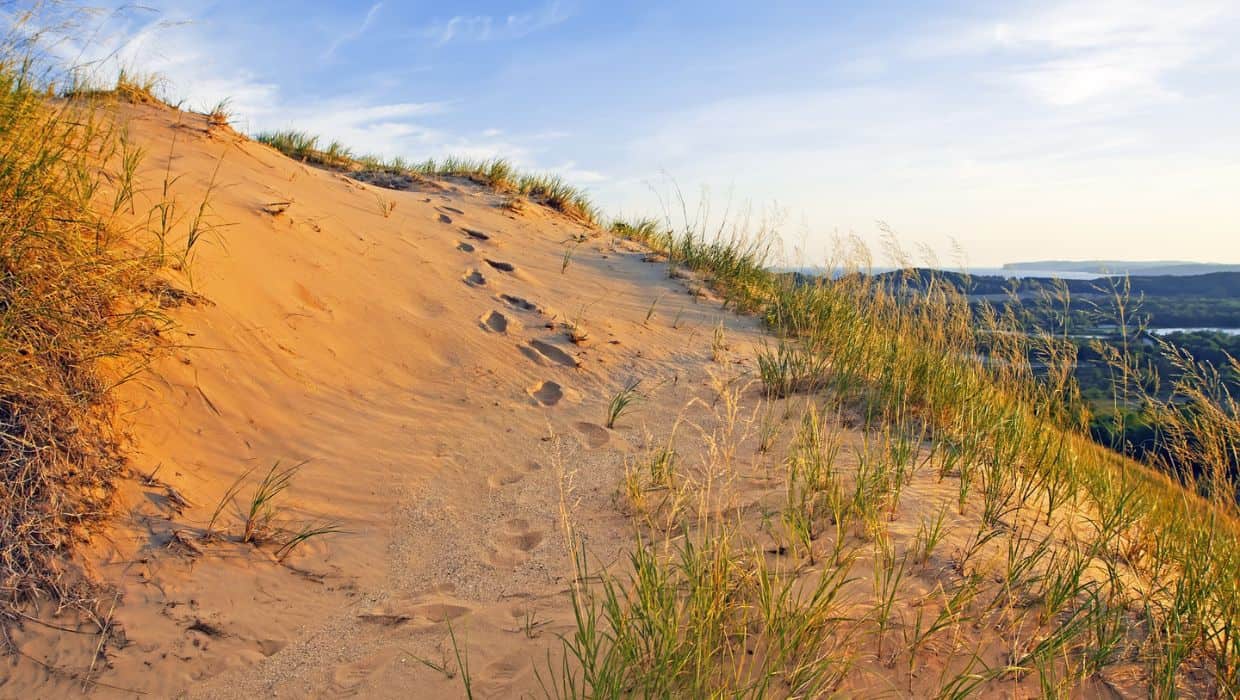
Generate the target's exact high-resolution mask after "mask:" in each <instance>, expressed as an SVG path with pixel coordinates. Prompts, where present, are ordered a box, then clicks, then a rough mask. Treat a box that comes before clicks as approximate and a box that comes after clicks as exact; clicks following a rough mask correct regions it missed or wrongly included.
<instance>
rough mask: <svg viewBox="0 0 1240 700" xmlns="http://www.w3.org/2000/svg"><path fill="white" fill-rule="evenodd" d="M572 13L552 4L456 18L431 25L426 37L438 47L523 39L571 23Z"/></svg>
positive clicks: (427, 29) (457, 16)
mask: <svg viewBox="0 0 1240 700" xmlns="http://www.w3.org/2000/svg"><path fill="white" fill-rule="evenodd" d="M568 17H569V13H568V12H567V11H566V10H565V9H564V8H563V7H562V6H561V4H560V3H559V2H550V3H547V4H546V5H544V6H542V7H540V8H538V9H536V10H532V11H530V12H524V13H518V14H510V15H504V16H498V17H497V16H493V15H456V16H454V17H451V18H449V19H447V20H444V21H442V22H436V23H433V24H431V25H430V26H428V27H426V28H425V29H423V30H422V32H421V33H422V34H423V35H424V36H427V37H429V38H431V39H432V40H433V41H434V42H435V44H436V45H437V46H443V45H445V44H448V43H450V42H453V41H494V40H500V39H519V38H521V37H523V36H528V35H530V34H533V33H534V32H537V31H540V30H542V29H546V28H547V27H551V26H554V25H556V24H559V23H560V22H563V21H564V20H566V19H568Z"/></svg>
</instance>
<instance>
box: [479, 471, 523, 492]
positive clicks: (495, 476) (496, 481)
mask: <svg viewBox="0 0 1240 700" xmlns="http://www.w3.org/2000/svg"><path fill="white" fill-rule="evenodd" d="M524 478H525V475H524V474H522V473H520V472H517V471H513V470H512V469H500V470H499V471H497V472H493V473H492V474H491V475H490V476H488V477H487V486H490V487H491V488H493V489H498V488H503V487H504V486H512V485H513V484H515V483H517V482H518V481H521V480H522V479H524Z"/></svg>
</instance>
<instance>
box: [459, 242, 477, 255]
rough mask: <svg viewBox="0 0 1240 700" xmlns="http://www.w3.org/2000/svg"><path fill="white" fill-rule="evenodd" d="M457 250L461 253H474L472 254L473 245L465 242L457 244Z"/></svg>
mask: <svg viewBox="0 0 1240 700" xmlns="http://www.w3.org/2000/svg"><path fill="white" fill-rule="evenodd" d="M456 249H457V250H459V251H461V252H462V253H472V252H474V247H473V246H472V245H470V244H468V243H466V242H465V241H461V242H460V243H457V244H456Z"/></svg>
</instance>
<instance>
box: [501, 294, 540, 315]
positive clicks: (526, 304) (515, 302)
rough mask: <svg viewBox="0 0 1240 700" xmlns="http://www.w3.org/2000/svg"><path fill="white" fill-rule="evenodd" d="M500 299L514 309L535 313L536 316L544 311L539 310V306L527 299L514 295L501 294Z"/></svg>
mask: <svg viewBox="0 0 1240 700" xmlns="http://www.w3.org/2000/svg"><path fill="white" fill-rule="evenodd" d="M499 298H500V299H501V300H502V301H503V302H504V303H505V304H508V305H509V306H511V307H513V308H514V309H520V310H522V311H533V312H534V313H536V314H540V313H542V309H541V308H539V306H538V304H535V303H534V302H532V301H528V300H526V299H522V298H521V297H518V296H513V295H512V294H501V295H499Z"/></svg>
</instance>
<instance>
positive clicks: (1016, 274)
mask: <svg viewBox="0 0 1240 700" xmlns="http://www.w3.org/2000/svg"><path fill="white" fill-rule="evenodd" d="M895 269H896V268H894V267H875V268H874V269H873V270H872V272H874V273H875V274H881V273H883V272H892V271H894V270H895ZM942 269H943V270H944V271H946V272H962V273H967V274H970V275H973V276H974V277H1004V278H1008V279H1013V278H1015V279H1024V278H1026V277H1042V278H1056V279H1061V280H1096V279H1099V278H1100V277H1103V275H1099V274H1095V273H1092V272H1062V271H1058V270H1006V269H1004V268H1002V267H973V268H968V269H964V270H960V269H952V268H942ZM777 270H778V271H781V272H783V271H796V272H800V273H801V274H804V275H821V274H823V273H824V272H826V268H823V267H793V268H777Z"/></svg>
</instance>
